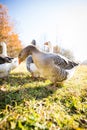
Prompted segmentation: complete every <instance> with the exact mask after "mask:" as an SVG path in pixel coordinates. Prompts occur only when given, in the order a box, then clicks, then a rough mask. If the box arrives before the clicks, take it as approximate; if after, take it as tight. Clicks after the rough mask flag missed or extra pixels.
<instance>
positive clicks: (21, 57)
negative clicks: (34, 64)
mask: <svg viewBox="0 0 87 130" xmlns="http://www.w3.org/2000/svg"><path fill="white" fill-rule="evenodd" d="M37 51H38V49H37V48H36V47H35V46H33V45H29V46H27V47H25V48H24V49H22V50H21V52H20V53H19V55H18V60H19V64H20V63H21V62H22V61H24V60H25V59H26V57H28V56H29V55H32V53H36V52H37Z"/></svg>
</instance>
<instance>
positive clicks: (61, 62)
mask: <svg viewBox="0 0 87 130" xmlns="http://www.w3.org/2000/svg"><path fill="white" fill-rule="evenodd" d="M52 59H53V62H54V64H55V65H56V66H59V67H61V68H63V69H68V70H69V69H72V68H74V67H75V66H77V65H78V63H75V62H73V61H70V60H69V59H67V58H66V57H64V56H62V55H58V54H53V56H52Z"/></svg>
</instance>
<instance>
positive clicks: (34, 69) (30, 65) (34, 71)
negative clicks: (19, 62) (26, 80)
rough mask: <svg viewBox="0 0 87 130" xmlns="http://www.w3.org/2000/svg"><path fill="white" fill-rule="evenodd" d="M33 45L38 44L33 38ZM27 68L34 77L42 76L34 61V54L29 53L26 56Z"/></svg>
mask: <svg viewBox="0 0 87 130" xmlns="http://www.w3.org/2000/svg"><path fill="white" fill-rule="evenodd" d="M31 45H34V46H36V41H35V40H32V42H31ZM26 68H27V70H28V71H29V72H30V73H31V76H32V77H40V73H39V71H38V68H37V67H36V65H35V64H34V62H33V59H32V56H31V55H29V56H28V57H27V58H26Z"/></svg>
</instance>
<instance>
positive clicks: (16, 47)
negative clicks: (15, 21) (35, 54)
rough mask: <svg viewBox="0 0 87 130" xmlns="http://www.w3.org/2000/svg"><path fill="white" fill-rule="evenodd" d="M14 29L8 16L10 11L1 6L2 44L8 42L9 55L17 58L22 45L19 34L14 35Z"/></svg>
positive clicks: (0, 40)
mask: <svg viewBox="0 0 87 130" xmlns="http://www.w3.org/2000/svg"><path fill="white" fill-rule="evenodd" d="M13 28H14V26H13V25H12V23H11V22H10V17H9V16H8V9H7V8H6V6H4V5H2V4H0V42H3V41H4V42H6V43H7V50H8V55H10V56H13V57H16V56H17V54H18V52H19V51H20V49H21V48H22V45H21V41H20V40H19V37H18V34H16V33H14V31H13Z"/></svg>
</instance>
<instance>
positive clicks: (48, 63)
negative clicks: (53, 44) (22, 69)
mask: <svg viewBox="0 0 87 130" xmlns="http://www.w3.org/2000/svg"><path fill="white" fill-rule="evenodd" d="M28 55H32V59H33V61H34V64H35V65H36V67H37V68H38V70H39V73H40V75H41V77H43V78H45V79H49V80H50V81H51V82H52V83H62V82H63V81H65V80H67V79H68V78H69V75H71V71H73V70H75V68H76V66H78V63H75V62H74V61H71V60H69V59H67V58H66V57H64V56H62V55H60V54H56V53H47V52H43V51H41V50H39V49H38V48H37V47H35V46H33V45H29V46H27V47H25V48H24V49H22V50H21V51H20V53H19V55H18V59H19V63H21V62H22V61H24V60H25V58H26V57H27V56H28ZM72 75H73V74H72ZM71 77H72V76H71Z"/></svg>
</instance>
